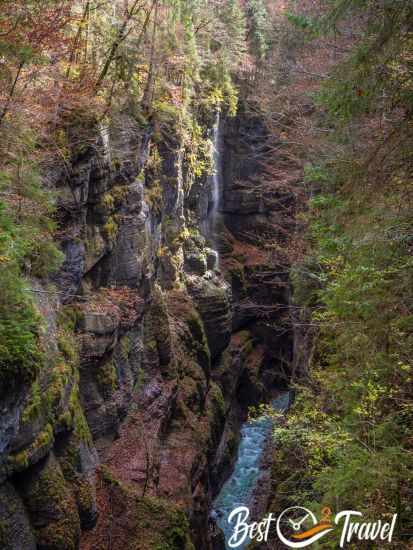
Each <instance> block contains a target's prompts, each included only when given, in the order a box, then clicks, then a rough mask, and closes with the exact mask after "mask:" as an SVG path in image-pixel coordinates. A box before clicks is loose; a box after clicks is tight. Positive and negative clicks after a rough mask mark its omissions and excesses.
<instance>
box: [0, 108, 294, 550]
mask: <svg viewBox="0 0 413 550" xmlns="http://www.w3.org/2000/svg"><path fill="white" fill-rule="evenodd" d="M211 124H212V123H211ZM71 131H72V142H73V143H76V140H75V139H74V136H75V135H76V129H75V128H73V129H72V130H71ZM265 139H266V136H265V130H264V127H263V126H262V124H261V123H260V121H259V120H257V119H250V118H249V117H247V116H246V115H242V116H240V117H238V118H236V119H234V120H229V121H227V122H226V125H225V139H224V142H225V143H224V152H223V154H224V163H223V165H224V190H223V203H222V210H223V212H224V214H223V216H222V221H221V224H220V226H219V227H218V229H217V231H218V232H219V234H218V235H217V241H215V240H214V242H219V249H220V250H219V252H220V255H221V262H220V270H218V269H217V267H216V266H217V263H216V252H215V251H214V250H212V249H211V243H208V241H207V240H206V238H205V236H203V235H202V233H201V230H200V228H201V227H203V223H204V221H205V219H206V218H207V216H208V204H209V201H210V199H209V197H210V195H211V194H210V189H209V180H208V178H200V179H197V180H194V178H193V177H191V176H190V170H188V166H187V161H186V157H185V150H184V148H183V146H182V143H181V142H180V138H179V137H178V135H176V136H174V135H173V132H172V133H171V134H169V135H168V137H167V138H166V137H165V136H159V135H157V133H156V132H155V131H154V129H153V128H151V127H150V126H141V125H139V123H137V122H136V121H135V120H134V119H132V118H131V117H128V116H119V117H117V119H116V120H115V121H113V122H112V123H111V125H110V127H109V128H108V129H100V131H96V129H92V130H91V131H90V140H89V143H90V145H89V146H87V147H83V148H82V149H77V148H76V146H75V145H74V146H73V148H72V157H71V160H70V165H68V164H67V163H65V165H64V166H63V165H62V166H61V167H58V166H54V167H53V168H51V169H50V170H49V171H48V172H47V174H46V176H45V177H46V179H47V181H48V184H49V185H50V186H53V187H55V188H56V190H57V196H58V201H59V209H58V213H59V220H58V221H59V228H60V229H59V232H58V238H59V242H60V246H61V248H62V250H63V251H64V253H65V262H64V265H63V267H62V269H61V270H60V272H59V273H58V274H57V275H56V276H55V278H54V280H53V281H50V283H49V284H47V285H46V284H44V282H39V281H35V280H33V281H30V286H31V288H32V290H33V292H35V293H36V296H38V309H39V312H40V313H41V314H42V315H43V317H44V320H45V321H44V326H45V328H44V334H43V335H42V336H41V337H42V339H43V342H44V346H45V348H46V349H47V355H48V362H47V367H46V368H45V369H44V370H43V371H42V372H40V373H39V376H38V378H37V379H36V381H35V382H34V383H33V384H32V385H31V386H30V387H22V388H21V389H20V390H19V392H17V393H16V394H13V395H9V396H4V398H2V402H1V405H2V415H1V418H0V451H1V463H0V465H1V470H0V472H1V478H0V479H1V481H2V485H1V486H0V515H1V518H2V521H1V522H0V546H1V548H4V549H7V550H22V549H24V550H31V549H33V550H34V549H35V548H38V549H40V550H72V549H76V548H78V547H79V545H80V547H81V548H83V549H85V550H86V549H89V548H94V549H102V550H103V549H107V548H122V547H123V548H125V550H126V549H135V550H136V549H142V550H145V549H148V550H149V549H151V550H154V549H161V548H162V549H163V548H165V549H166V548H169V549H173V548H176V549H184V548H187V549H190V548H196V549H197V550H203V549H205V550H207V549H209V548H211V547H212V546H211V544H212V542H211V540H210V535H209V532H208V511H209V507H210V504H211V499H212V498H213V496H214V495H215V494H216V491H217V490H218V488H219V486H220V484H221V483H222V481H223V479H224V478H225V476H226V475H227V474H228V472H229V471H230V468H231V464H232V459H233V456H234V451H235V450H236V446H237V438H238V427H239V422H240V419H241V418H242V417H243V415H244V414H245V411H246V408H247V407H248V405H250V404H253V403H256V402H257V401H259V400H261V399H265V398H266V396H267V395H268V394H269V392H270V391H271V389H272V388H273V387H274V384H276V383H278V384H280V383H283V381H284V382H285V380H286V378H288V371H287V370H286V368H285V365H287V364H288V360H289V354H290V350H291V341H290V335H289V333H288V331H287V329H286V328H285V326H284V325H283V322H282V308H281V309H280V308H279V306H280V304H281V305H287V304H288V299H289V298H288V285H287V278H286V276H285V275H282V274H280V272H279V271H280V270H279V268H277V265H276V262H274V258H273V257H272V255H271V254H270V253H269V252H268V250H271V245H272V244H274V242H275V230H274V227H275V225H274V221H275V220H276V217H277V213H276V208H275V206H274V204H275V202H274V201H273V200H272V197H271V196H266V195H265V194H264V195H263V194H262V193H261V192H259V190H257V188H256V181H257V179H258V180H259V178H260V165H259V163H258V161H257V160H256V158H255V157H254V153H255V152H256V148H257V147H265Z"/></svg>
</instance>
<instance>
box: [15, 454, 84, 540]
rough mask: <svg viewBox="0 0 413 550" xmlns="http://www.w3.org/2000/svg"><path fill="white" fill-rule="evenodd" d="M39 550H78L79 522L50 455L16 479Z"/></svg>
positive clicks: (56, 465)
mask: <svg viewBox="0 0 413 550" xmlns="http://www.w3.org/2000/svg"><path fill="white" fill-rule="evenodd" d="M18 491H19V492H20V494H21V495H22V498H23V501H24V504H25V506H26V509H27V510H28V512H29V515H30V519H31V522H32V525H33V527H34V530H35V534H36V539H37V548H38V550H77V548H78V543H79V536H80V520H79V514H78V511H77V507H76V502H75V499H74V497H73V495H72V492H71V490H70V487H69V486H68V484H67V482H66V480H65V478H64V475H63V472H62V469H61V467H60V464H59V462H58V461H57V460H56V458H55V457H54V455H53V454H52V453H51V454H49V456H48V457H47V458H46V459H44V460H42V461H41V462H39V463H37V464H36V465H35V466H33V467H32V468H29V469H28V470H27V471H26V472H24V474H22V475H21V476H19V478H18Z"/></svg>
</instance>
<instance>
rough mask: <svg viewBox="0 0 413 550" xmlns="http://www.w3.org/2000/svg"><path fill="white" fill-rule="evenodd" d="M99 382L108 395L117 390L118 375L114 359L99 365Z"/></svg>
mask: <svg viewBox="0 0 413 550" xmlns="http://www.w3.org/2000/svg"><path fill="white" fill-rule="evenodd" d="M97 382H98V384H99V387H100V389H101V390H102V392H103V393H104V394H105V395H107V396H110V395H112V393H113V392H114V391H115V390H116V387H117V383H118V376H117V372H116V366H115V363H114V361H113V359H112V360H110V361H108V362H106V363H104V364H103V365H102V366H100V367H99V369H98V372H97Z"/></svg>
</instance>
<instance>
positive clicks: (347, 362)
mask: <svg viewBox="0 0 413 550" xmlns="http://www.w3.org/2000/svg"><path fill="white" fill-rule="evenodd" d="M329 7H330V8H331V9H330V10H328V13H327V15H326V16H325V17H323V18H322V19H321V21H320V23H319V29H321V30H323V32H324V33H326V34H329V33H331V32H340V31H341V32H342V31H343V29H346V24H348V25H351V24H352V25H353V27H351V28H357V33H356V35H355V38H354V44H353V48H352V49H351V51H350V52H349V53H348V54H347V55H344V56H343V58H342V60H341V61H340V62H339V63H336V65H335V66H334V67H333V70H332V71H331V73H330V77H329V78H327V79H325V81H323V82H322V84H321V85H320V93H319V94H318V95H317V98H316V106H317V107H318V110H317V124H323V123H325V124H326V126H327V129H328V137H327V136H326V137H325V138H324V140H323V141H322V146H321V148H320V149H321V150H319V151H318V156H317V154H315V155H314V157H313V158H311V159H309V160H310V162H309V163H308V164H307V165H306V166H305V168H304V177H305V181H306V185H310V186H313V189H314V190H315V191H314V194H313V197H312V199H311V200H310V201H309V204H308V207H309V211H308V213H307V219H308V221H309V229H308V234H307V237H308V239H307V240H308V242H309V243H310V245H311V249H310V252H309V255H308V257H307V258H306V260H305V261H304V262H303V263H302V264H301V265H299V266H296V268H295V269H294V270H293V271H292V274H291V275H292V276H291V279H292V282H293V285H294V303H295V304H297V305H299V306H302V307H303V308H305V311H306V312H308V315H310V312H311V321H312V327H311V330H317V337H316V341H315V350H314V355H313V356H312V360H311V364H310V372H309V376H308V380H306V384H304V380H302V381H301V384H300V385H299V386H297V387H296V395H297V398H296V401H295V403H294V405H293V407H292V409H291V411H290V414H289V415H288V418H287V421H286V423H285V425H281V426H278V427H277V428H276V432H275V437H276V440H277V441H278V442H279V445H278V447H277V450H276V452H275V455H276V456H275V458H276V463H275V468H279V469H280V470H281V471H282V472H284V471H285V481H283V483H282V486H281V487H280V494H279V495H278V497H276V499H275V501H274V505H276V506H277V507H281V509H282V508H283V507H285V506H287V505H289V504H300V505H305V504H307V505H309V506H310V507H311V506H312V507H314V509H317V506H322V505H324V506H325V505H328V506H331V507H333V508H334V509H337V511H338V510H342V509H345V508H347V509H349V508H352V509H357V510H360V511H361V512H364V513H365V514H366V516H367V517H371V518H379V517H383V514H390V513H396V512H397V513H398V514H399V520H398V522H399V525H400V526H401V527H400V529H401V531H402V532H409V531H410V530H411V527H412V521H411V495H410V494H409V490H408V489H407V486H409V484H411V482H412V479H413V464H412V460H411V435H412V434H411V426H412V421H413V391H412V388H413V385H412V381H413V378H412V376H413V364H412V357H413V336H412V334H413V333H412V328H413V327H412V311H411V289H412V283H413V260H412V255H411V239H412V237H411V227H412V223H413V218H412V196H411V194H410V191H407V190H410V188H411V175H410V166H411V161H412V154H411V147H412V143H413V135H412V133H411V128H410V126H411V112H412V111H411V105H412V103H411V101H412V89H413V86H412V80H411V60H412V58H413V43H412V40H411V37H410V34H409V33H407V32H406V28H407V27H406V26H407V25H411V23H412V21H413V11H412V8H411V6H410V5H407V3H403V2H402V3H399V2H395V3H392V2H390V3H388V2H383V3H376V2H370V1H367V2H358V1H352V0H349V1H347V0H345V1H343V0H337V1H336V0H333V1H332V2H331V3H330V4H329ZM290 19H291V17H290ZM293 19H294V23H295V24H296V25H298V26H301V27H302V28H303V29H306V30H308V28H309V27H311V26H312V25H311V24H310V23H309V22H308V21H307V18H306V16H302V17H301V16H299V15H298V16H296V17H295V18H293ZM323 26H324V27H323ZM310 30H311V29H310ZM346 30H348V29H346ZM408 67H410V68H408ZM377 121H381V124H382V125H383V126H384V129H383V134H381V135H378V134H375V133H374V130H373V131H372V128H374V125H375V124H377ZM366 136H367V143H366ZM333 145H334V146H335V147H334V146H333ZM332 151H334V153H333V154H332ZM326 159H327V160H326ZM288 464H289V467H288V466H287V465H288ZM275 475H277V472H276V471H275ZM276 501H277V502H276ZM402 534H403V533H399V534H398V535H397V537H398V540H397V541H395V543H394V548H406V547H407V546H406V544H407V543H406V542H405V540H404V539H403V538H402V536H401V535H402ZM336 543H337V541H334V543H333V542H330V543H329V542H326V543H325V544H324V543H322V544H321V546H320V547H323V548H330V547H331V548H335V547H336ZM329 544H330V546H329Z"/></svg>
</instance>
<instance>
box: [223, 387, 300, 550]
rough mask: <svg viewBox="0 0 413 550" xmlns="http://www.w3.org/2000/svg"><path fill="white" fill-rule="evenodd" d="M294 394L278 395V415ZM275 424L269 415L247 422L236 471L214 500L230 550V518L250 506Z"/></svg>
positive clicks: (276, 404)
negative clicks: (235, 512) (239, 510)
mask: <svg viewBox="0 0 413 550" xmlns="http://www.w3.org/2000/svg"><path fill="white" fill-rule="evenodd" d="M290 396H291V394H290V392H288V391H287V392H283V393H281V394H280V395H278V396H277V397H276V398H275V399H273V401H272V402H271V405H272V407H273V409H274V410H275V411H277V412H285V411H286V410H287V409H288V407H289V404H290ZM272 426H273V421H272V420H271V418H269V417H268V416H262V417H261V418H258V419H256V420H253V421H249V422H245V423H244V425H243V426H242V428H241V441H240V444H239V448H238V455H237V459H236V461H235V465H234V470H233V472H232V474H231V476H230V477H229V478H228V480H227V481H226V483H225V484H224V485H223V487H222V489H221V491H220V493H219V494H218V496H217V498H216V499H215V501H214V511H215V514H216V515H217V519H216V523H217V525H218V527H219V528H220V529H221V530H222V531H223V533H224V536H225V544H226V548H230V546H228V540H229V538H230V536H231V534H232V528H233V525H230V524H229V523H228V516H229V514H230V513H231V512H232V510H234V509H235V508H237V507H238V506H247V507H250V505H251V501H252V498H253V495H254V491H255V489H256V487H257V483H258V481H259V478H260V475H261V468H260V467H261V462H262V458H263V454H264V451H265V448H266V444H267V440H268V437H269V436H270V433H271V428H272ZM250 542H251V541H250V540H249V539H248V540H246V541H245V543H243V544H241V545H240V546H238V547H237V548H238V549H239V550H244V549H245V548H246V547H247V546H248V544H249V543H250Z"/></svg>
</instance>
